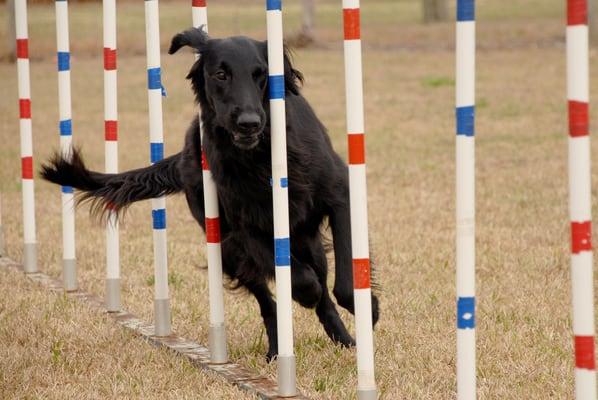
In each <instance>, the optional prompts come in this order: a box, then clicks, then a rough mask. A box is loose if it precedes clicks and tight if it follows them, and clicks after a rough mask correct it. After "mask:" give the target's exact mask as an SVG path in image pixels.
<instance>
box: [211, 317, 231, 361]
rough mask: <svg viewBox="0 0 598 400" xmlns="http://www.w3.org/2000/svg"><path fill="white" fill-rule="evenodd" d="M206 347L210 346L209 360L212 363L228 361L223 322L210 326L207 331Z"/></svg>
mask: <svg viewBox="0 0 598 400" xmlns="http://www.w3.org/2000/svg"><path fill="white" fill-rule="evenodd" d="M208 347H209V348H210V362H211V363H212V364H226V363H227V362H228V351H227V349H226V330H225V329H224V324H222V325H218V326H210V330H209V331H208Z"/></svg>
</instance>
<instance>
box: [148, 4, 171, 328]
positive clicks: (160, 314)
mask: <svg viewBox="0 0 598 400" xmlns="http://www.w3.org/2000/svg"><path fill="white" fill-rule="evenodd" d="M145 38H146V48H147V83H148V85H147V87H148V91H147V94H148V104H149V139H150V160H151V163H152V164H154V163H157V162H158V161H160V160H162V159H163V158H164V134H163V131H162V128H163V126H162V82H161V78H160V75H161V70H160V19H159V10H158V0H145ZM152 221H153V227H154V278H155V279H154V312H155V321H154V325H155V335H156V336H168V335H169V334H170V333H171V326H170V300H169V295H168V257H167V248H166V197H165V196H161V197H158V198H155V199H152Z"/></svg>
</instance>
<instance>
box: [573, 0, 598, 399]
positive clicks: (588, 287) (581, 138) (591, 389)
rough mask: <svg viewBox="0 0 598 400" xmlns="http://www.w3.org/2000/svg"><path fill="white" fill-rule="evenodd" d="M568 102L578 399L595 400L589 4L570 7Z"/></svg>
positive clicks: (581, 2) (575, 2)
mask: <svg viewBox="0 0 598 400" xmlns="http://www.w3.org/2000/svg"><path fill="white" fill-rule="evenodd" d="M567 99H568V105H569V139H568V140H569V216H570V220H571V284H572V290H571V293H572V297H573V301H572V303H573V334H574V336H575V398H576V399H578V400H581V399H584V400H585V399H592V400H594V399H596V361H595V354H594V353H595V351H594V285H593V268H594V263H593V259H592V194H591V172H590V171H591V170H590V136H589V135H590V128H589V100H590V94H589V54H588V6H587V1H586V0H569V1H568V3H567Z"/></svg>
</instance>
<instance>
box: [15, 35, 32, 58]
mask: <svg viewBox="0 0 598 400" xmlns="http://www.w3.org/2000/svg"><path fill="white" fill-rule="evenodd" d="M17 58H29V39H17Z"/></svg>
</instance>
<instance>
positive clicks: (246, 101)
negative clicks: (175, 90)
mask: <svg viewBox="0 0 598 400" xmlns="http://www.w3.org/2000/svg"><path fill="white" fill-rule="evenodd" d="M183 46H189V47H191V48H193V49H194V50H195V51H196V52H197V53H198V54H199V56H200V57H199V59H198V60H197V61H196V62H195V64H194V65H193V67H192V68H191V70H190V71H189V74H188V75H187V78H188V79H191V82H192V84H193V89H194V91H195V94H196V96H197V100H198V101H199V103H200V104H201V106H202V109H203V110H204V112H205V111H206V110H205V108H206V107H207V108H209V110H211V111H212V112H213V114H214V121H215V123H216V124H217V125H218V126H219V127H222V128H224V130H225V131H226V132H227V134H229V135H231V140H232V142H233V143H234V145H235V146H237V147H238V148H240V149H243V150H250V149H253V148H255V147H256V146H257V145H258V144H259V142H260V140H261V139H262V138H263V137H264V130H265V128H266V125H267V123H268V115H269V113H268V49H267V43H266V42H259V41H256V40H252V39H249V38H247V37H240V36H237V37H231V38H226V39H211V38H209V37H208V35H207V34H206V33H205V32H204V31H203V29H202V28H192V29H189V30H187V31H185V32H182V33H179V34H177V35H176V36H175V37H174V38H173V39H172V43H171V45H170V50H169V53H170V54H173V53H175V52H176V51H177V50H179V49H180V48H181V47H183ZM284 69H285V74H284V75H285V88H286V92H287V94H289V93H292V94H299V87H298V85H299V84H300V83H301V82H302V81H303V76H302V75H301V73H300V72H299V71H297V70H295V69H294V68H293V67H292V65H291V62H290V57H289V54H288V51H287V50H286V49H285V55H284Z"/></svg>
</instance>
